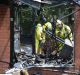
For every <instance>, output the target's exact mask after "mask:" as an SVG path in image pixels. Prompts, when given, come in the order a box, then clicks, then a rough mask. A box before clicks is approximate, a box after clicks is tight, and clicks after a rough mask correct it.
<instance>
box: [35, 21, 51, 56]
mask: <svg viewBox="0 0 80 75" xmlns="http://www.w3.org/2000/svg"><path fill="white" fill-rule="evenodd" d="M46 28H47V29H49V30H52V24H51V23H50V22H46V23H45V24H44V25H43V26H42V25H41V24H40V23H39V24H37V26H36V30H35V53H36V54H37V55H39V54H42V47H41V45H43V44H44V43H45V41H46V33H45V30H46Z"/></svg>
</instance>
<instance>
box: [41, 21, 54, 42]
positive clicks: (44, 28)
mask: <svg viewBox="0 0 80 75" xmlns="http://www.w3.org/2000/svg"><path fill="white" fill-rule="evenodd" d="M47 29H48V30H52V24H51V23H50V22H46V23H45V24H44V25H43V34H42V36H43V40H42V42H43V43H45V41H46V33H45V31H46V30H47Z"/></svg>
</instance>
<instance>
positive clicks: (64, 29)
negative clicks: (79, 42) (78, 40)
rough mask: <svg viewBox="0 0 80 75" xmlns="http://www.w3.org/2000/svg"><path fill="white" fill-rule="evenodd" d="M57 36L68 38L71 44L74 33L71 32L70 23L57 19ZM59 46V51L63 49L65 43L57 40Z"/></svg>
mask: <svg viewBox="0 0 80 75" xmlns="http://www.w3.org/2000/svg"><path fill="white" fill-rule="evenodd" d="M56 36H58V37H60V38H62V39H64V40H65V39H67V40H68V41H69V42H68V43H70V44H69V45H71V44H72V40H73V35H72V32H71V29H70V27H69V26H68V25H65V24H64V23H63V22H62V21H60V20H57V23H56ZM57 47H58V51H61V50H62V49H63V47H64V44H63V43H61V42H59V41H57Z"/></svg>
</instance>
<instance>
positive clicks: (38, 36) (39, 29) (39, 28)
mask: <svg viewBox="0 0 80 75" xmlns="http://www.w3.org/2000/svg"><path fill="white" fill-rule="evenodd" d="M42 29H43V28H42V25H41V24H40V23H38V24H37V26H36V29H35V54H37V55H39V54H41V48H40V43H41V40H42Z"/></svg>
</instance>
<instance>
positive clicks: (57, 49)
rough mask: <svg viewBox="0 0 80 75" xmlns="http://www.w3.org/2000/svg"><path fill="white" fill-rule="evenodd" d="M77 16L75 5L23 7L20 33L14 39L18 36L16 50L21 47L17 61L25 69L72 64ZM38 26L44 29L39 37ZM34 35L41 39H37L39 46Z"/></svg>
mask: <svg viewBox="0 0 80 75" xmlns="http://www.w3.org/2000/svg"><path fill="white" fill-rule="evenodd" d="M74 13H75V12H74V5H73V4H70V3H68V4H66V3H61V4H57V5H56V4H52V5H47V4H42V5H41V9H40V10H39V9H35V8H32V7H30V6H21V7H20V9H19V13H18V14H17V15H18V16H17V18H18V19H17V22H19V23H18V24H19V26H18V25H16V26H18V29H20V31H19V32H16V31H15V32H16V34H15V36H16V37H17V35H18V37H17V39H16V37H15V39H16V40H15V42H16V44H17V45H18V46H17V45H16V44H15V50H17V48H16V47H19V48H18V49H19V52H18V53H17V52H16V57H17V59H18V61H22V62H23V64H22V65H23V67H31V66H34V67H35V65H36V66H41V67H45V66H46V67H57V66H59V67H62V66H70V65H71V66H72V65H73V62H74ZM47 22H48V23H49V24H51V25H52V26H51V27H52V28H51V30H50V27H49V26H46V24H48V23H47ZM44 25H45V26H46V28H45V26H44ZM38 26H40V27H42V32H41V33H40V34H41V35H36V33H37V31H38V32H39V27H38ZM37 27H38V28H37ZM44 28H45V29H44ZM17 33H18V34H17ZM43 34H44V37H43ZM35 35H36V37H39V38H40V37H41V38H42V39H41V40H40V39H38V40H37V41H38V42H37V43H36V37H35ZM19 36H20V37H19ZM43 38H45V39H44V40H43ZM17 41H18V42H17ZM37 45H38V48H36V47H37ZM39 50H41V52H40V51H39Z"/></svg>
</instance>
